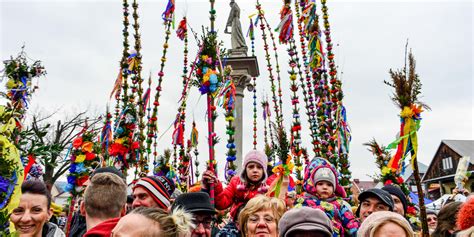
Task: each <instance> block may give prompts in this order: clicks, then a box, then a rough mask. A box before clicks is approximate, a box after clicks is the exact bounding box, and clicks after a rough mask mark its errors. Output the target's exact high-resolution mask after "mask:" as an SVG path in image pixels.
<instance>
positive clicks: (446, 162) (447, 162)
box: [443, 157, 453, 170]
mask: <svg viewBox="0 0 474 237" xmlns="http://www.w3.org/2000/svg"><path fill="white" fill-rule="evenodd" d="M452 168H453V158H451V157H446V158H443V170H450V169H452Z"/></svg>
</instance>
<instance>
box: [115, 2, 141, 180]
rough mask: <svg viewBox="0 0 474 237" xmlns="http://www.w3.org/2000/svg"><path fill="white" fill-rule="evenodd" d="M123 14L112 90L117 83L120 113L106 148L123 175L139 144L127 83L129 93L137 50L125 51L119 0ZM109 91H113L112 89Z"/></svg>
mask: <svg viewBox="0 0 474 237" xmlns="http://www.w3.org/2000/svg"><path fill="white" fill-rule="evenodd" d="M123 7H124V8H123V15H124V20H123V24H124V30H123V33H122V34H123V37H124V38H123V40H124V41H123V46H124V49H123V54H122V60H121V64H120V66H121V68H120V72H119V76H118V77H117V79H116V81H115V86H114V90H119V88H120V86H117V85H121V92H120V95H121V101H122V103H121V106H120V107H121V109H120V113H119V114H118V116H117V117H116V120H115V125H114V127H113V138H114V140H113V142H111V144H110V146H109V148H108V152H109V155H110V159H111V161H109V163H113V164H114V166H115V167H116V168H117V169H120V170H122V172H123V173H124V174H125V175H126V173H127V169H128V168H130V167H131V165H135V164H136V163H137V154H138V150H139V148H140V144H139V143H138V142H136V141H134V140H133V139H134V137H133V136H134V134H135V130H136V126H137V108H136V106H135V103H134V102H135V93H136V87H135V85H134V84H132V86H130V87H131V88H132V90H131V91H130V94H129V83H128V78H129V76H130V77H131V78H132V77H135V76H134V74H135V73H136V66H137V65H138V63H139V62H138V59H137V57H136V56H137V54H136V53H135V52H132V53H131V54H130V53H129V52H128V50H129V43H128V26H129V21H128V15H129V13H128V7H129V5H128V3H127V1H126V0H124V2H123ZM112 92H113V91H112Z"/></svg>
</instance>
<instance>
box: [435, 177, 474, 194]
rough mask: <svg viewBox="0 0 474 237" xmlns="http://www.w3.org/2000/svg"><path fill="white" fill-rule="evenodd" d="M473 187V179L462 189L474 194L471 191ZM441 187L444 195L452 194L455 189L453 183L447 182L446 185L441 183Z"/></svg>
mask: <svg viewBox="0 0 474 237" xmlns="http://www.w3.org/2000/svg"><path fill="white" fill-rule="evenodd" d="M473 185H474V179H469V181H468V182H467V183H466V185H465V186H464V187H465V188H466V189H467V191H469V192H470V193H472V192H474V190H472V187H473ZM442 187H443V193H444V194H452V193H453V189H454V188H455V187H456V184H455V183H454V182H447V183H443V186H442Z"/></svg>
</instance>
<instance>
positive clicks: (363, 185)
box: [353, 180, 377, 192]
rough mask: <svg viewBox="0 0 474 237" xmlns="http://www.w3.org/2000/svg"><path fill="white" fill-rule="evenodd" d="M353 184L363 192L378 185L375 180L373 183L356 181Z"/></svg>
mask: <svg viewBox="0 0 474 237" xmlns="http://www.w3.org/2000/svg"><path fill="white" fill-rule="evenodd" d="M353 184H356V185H357V187H358V188H359V190H360V191H361V192H363V191H365V190H367V189H371V188H375V186H376V185H377V183H376V182H374V181H373V180H372V181H359V180H354V182H353Z"/></svg>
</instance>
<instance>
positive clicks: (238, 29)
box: [224, 0, 247, 56]
mask: <svg viewBox="0 0 474 237" xmlns="http://www.w3.org/2000/svg"><path fill="white" fill-rule="evenodd" d="M229 5H230V7H231V10H230V13H229V18H228V19H227V24H226V27H225V30H224V33H226V34H231V44H232V49H231V50H229V51H230V53H231V54H243V55H244V56H246V55H247V44H246V43H245V37H244V34H243V33H242V25H241V24H240V8H239V6H238V5H237V3H236V2H235V0H230V4H229ZM229 27H231V31H229V30H228V28H229Z"/></svg>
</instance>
